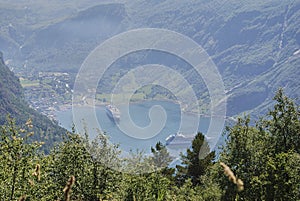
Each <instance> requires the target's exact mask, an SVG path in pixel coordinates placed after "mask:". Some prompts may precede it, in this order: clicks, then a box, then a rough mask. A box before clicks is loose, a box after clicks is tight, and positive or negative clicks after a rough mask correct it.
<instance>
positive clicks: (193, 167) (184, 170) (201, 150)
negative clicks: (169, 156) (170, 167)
mask: <svg viewBox="0 0 300 201" xmlns="http://www.w3.org/2000/svg"><path fill="white" fill-rule="evenodd" d="M181 157H182V164H183V166H181V165H177V167H176V168H177V175H176V177H177V181H178V184H179V185H181V184H182V183H183V182H184V181H185V179H187V178H190V179H191V180H192V183H193V184H194V185H197V184H199V183H200V176H202V175H204V174H205V172H206V170H207V168H209V167H210V166H211V165H212V164H213V162H212V161H213V160H214V158H215V152H214V151H213V152H210V149H209V145H208V143H207V141H206V140H205V138H204V135H203V134H202V133H200V132H199V133H198V134H197V135H196V136H195V138H194V140H193V142H192V147H191V149H190V148H189V149H187V153H186V155H182V156H181Z"/></svg>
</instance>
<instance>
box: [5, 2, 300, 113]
mask: <svg viewBox="0 0 300 201" xmlns="http://www.w3.org/2000/svg"><path fill="white" fill-rule="evenodd" d="M25 5H26V6H25ZM75 5H76V6H75ZM299 9H300V1H299V0H295V1H280V0H275V1H274V0H267V1H263V2H261V1H258V0H255V1H246V2H241V1H237V0H229V1H226V2H222V1H218V0H213V1H179V0H178V1H173V0H165V1H120V2H119V3H102V4H100V3H98V4H97V3H95V2H94V1H86V2H84V3H83V2H79V1H74V2H72V3H70V1H65V2H64V3H63V6H61V7H58V6H57V5H56V3H55V2H53V3H47V4H45V3H38V4H30V3H27V4H26V3H25V2H21V3H20V2H18V3H17V2H15V3H14V2H13V1H12V2H11V3H5V4H4V3H3V5H2V6H1V18H3V19H5V20H2V21H1V30H0V41H1V43H0V44H1V46H0V48H1V49H2V50H3V51H5V54H6V55H8V56H7V59H11V60H12V61H11V64H12V65H13V64H16V65H14V66H15V70H16V71H22V70H24V69H23V68H22V66H23V64H24V62H26V66H27V72H31V71H32V72H38V71H63V72H69V73H71V72H72V73H74V74H75V75H76V73H77V71H78V69H79V67H80V66H81V64H82V62H83V61H84V59H85V57H86V56H87V55H88V54H89V53H90V51H92V50H93V49H94V48H95V47H96V46H97V45H99V44H100V43H101V42H102V41H103V40H105V39H107V38H109V37H111V36H113V35H115V34H118V33H120V32H123V31H127V30H130V29H133V28H147V27H151V28H163V29H169V30H173V31H176V32H179V33H182V34H184V35H187V36H189V37H190V38H192V39H193V40H195V41H196V42H197V43H199V44H200V45H201V46H202V47H203V48H204V49H205V50H206V51H207V52H208V54H209V55H210V56H211V58H212V59H213V61H214V62H215V64H216V65H217V67H218V69H219V71H220V73H221V75H222V78H223V81H224V83H225V88H226V91H227V97H228V110H227V111H228V115H229V116H231V115H236V114H240V113H243V112H245V111H251V112H253V113H254V114H259V113H263V112H264V111H265V110H266V108H268V107H269V106H270V104H271V98H272V96H273V95H274V93H275V91H276V90H277V89H278V88H279V87H285V91H286V93H287V94H288V95H289V96H290V97H291V98H295V97H299V95H300V92H299V89H298V86H299V79H298V77H299V76H300V74H299V73H300V72H299V70H298V66H299V60H300V52H299V49H300V32H299V30H300V29H299V28H300V27H299V26H300V23H299V22H300V12H299ZM15 13H18V14H17V15H16V14H15ZM51 13H56V14H55V15H54V14H51ZM145 55H146V56H145ZM147 55H148V60H147V61H148V63H151V62H156V63H161V64H169V65H171V66H172V65H173V66H174V68H177V69H181V68H182V66H181V65H182V64H181V63H177V64H170V63H168V62H167V63H166V59H165V57H164V55H163V56H161V57H153V56H152V57H151V55H149V53H147V52H142V53H140V55H139V56H138V55H135V56H134V57H133V58H134V59H131V62H134V60H135V62H134V64H135V65H138V64H139V63H140V61H141V60H142V59H144V58H147ZM124 60H126V59H124ZM173 60H174V59H173ZM127 64H128V63H121V65H119V66H117V68H116V71H115V72H113V73H115V75H118V74H119V73H120V71H121V72H124V71H125V72H126V69H123V68H124V66H128V65H127ZM75 75H74V77H75ZM184 75H185V76H186V78H187V79H189V80H192V83H194V84H195V85H196V86H197V90H198V91H197V93H198V94H205V92H206V91H207V89H206V87H205V85H204V83H203V81H202V80H201V78H200V79H199V78H198V77H195V76H194V73H193V71H188V72H185V74H184ZM109 77H112V74H110V75H109ZM116 77H117V76H115V77H114V79H117V78H116ZM108 83H110V82H109V81H107V83H106V84H108ZM104 85H105V84H104ZM207 98H208V97H207V96H203V97H200V96H199V99H207Z"/></svg>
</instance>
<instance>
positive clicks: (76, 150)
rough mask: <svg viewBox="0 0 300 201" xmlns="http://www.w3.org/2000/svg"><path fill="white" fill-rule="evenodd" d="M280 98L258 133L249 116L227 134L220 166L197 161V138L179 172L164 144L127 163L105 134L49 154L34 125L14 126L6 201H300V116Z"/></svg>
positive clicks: (5, 132) (0, 166) (3, 134)
mask: <svg viewBox="0 0 300 201" xmlns="http://www.w3.org/2000/svg"><path fill="white" fill-rule="evenodd" d="M274 99H275V101H276V102H275V106H274V108H273V109H272V110H270V111H269V112H268V114H267V115H266V116H265V117H264V118H262V119H260V120H259V121H257V122H256V124H255V125H254V126H250V119H249V117H245V118H239V120H238V122H237V123H236V124H235V125H233V126H231V127H228V129H227V135H228V139H227V144H226V145H225V146H224V147H223V150H222V152H221V155H220V157H219V158H218V159H214V153H213V152H212V153H209V154H208V155H202V154H203V153H202V154H200V155H199V153H198V152H199V150H200V147H201V146H204V150H207V144H206V142H205V140H204V136H203V135H202V134H201V133H198V134H197V135H196V137H195V139H194V140H193V143H192V147H191V148H190V149H188V150H187V153H184V154H183V156H182V160H183V166H177V167H176V171H175V169H172V168H166V167H165V165H166V164H168V163H169V162H170V160H171V158H170V156H169V154H168V152H167V150H166V148H165V147H164V146H163V145H162V144H161V143H158V144H157V145H156V146H155V147H152V148H151V151H152V155H151V156H148V157H145V156H142V155H140V154H139V153H137V154H134V155H133V157H131V158H128V159H125V160H124V159H121V158H120V157H119V156H120V152H119V151H118V147H117V146H114V145H109V143H108V140H107V137H106V136H105V135H102V134H99V136H98V137H97V138H96V139H95V140H93V141H92V142H90V141H89V140H88V139H87V138H84V137H80V136H79V135H77V134H75V133H73V134H68V135H67V136H66V137H65V138H64V140H63V141H62V142H61V143H60V144H58V145H57V146H56V147H55V148H53V149H52V151H51V152H50V154H48V155H43V154H40V153H39V151H38V150H39V149H40V147H41V144H40V143H38V142H34V143H30V142H29V141H28V139H30V138H31V137H32V133H31V129H32V122H30V121H29V122H27V123H26V124H25V125H23V126H22V128H20V127H18V126H16V125H15V123H14V121H13V120H11V119H8V121H7V122H6V125H3V126H1V128H0V153H1V154H0V197H1V200H16V199H18V198H22V199H23V200H99V199H100V200H192V201H194V200H195V201H198V200H299V198H300V191H299V188H300V176H299V175H300V167H299V164H300V155H299V153H300V150H299V147H300V110H299V106H298V105H296V104H294V102H293V101H292V100H291V99H289V98H287V97H286V96H285V95H284V94H283V93H282V90H279V91H278V93H277V94H276V96H275V97H274ZM34 135H35V134H34ZM199 157H200V158H199ZM220 162H222V163H220ZM220 164H221V165H222V166H221V165H220ZM225 164H226V165H228V166H226V165H225ZM223 167H224V170H223ZM230 168H231V170H230ZM145 169H147V170H152V171H153V172H152V173H143V172H144V170H145ZM174 171H175V172H174ZM224 171H225V173H226V175H225V174H224ZM228 178H229V179H230V180H228ZM67 181H68V183H67Z"/></svg>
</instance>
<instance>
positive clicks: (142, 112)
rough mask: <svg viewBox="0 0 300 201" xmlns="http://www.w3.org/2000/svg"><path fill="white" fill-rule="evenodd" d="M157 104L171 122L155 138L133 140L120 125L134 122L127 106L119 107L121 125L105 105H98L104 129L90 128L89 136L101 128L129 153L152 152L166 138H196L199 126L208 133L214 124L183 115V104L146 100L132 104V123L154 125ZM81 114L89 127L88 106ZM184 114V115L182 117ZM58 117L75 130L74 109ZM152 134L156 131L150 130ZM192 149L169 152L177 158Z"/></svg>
mask: <svg viewBox="0 0 300 201" xmlns="http://www.w3.org/2000/svg"><path fill="white" fill-rule="evenodd" d="M157 105H158V106H161V107H162V108H164V110H165V112H166V115H167V120H166V123H165V125H164V127H163V128H162V130H161V131H160V132H159V133H158V134H157V135H155V136H154V137H151V138H149V139H138V137H131V136H129V135H127V134H126V133H124V132H122V131H121V130H120V129H119V127H118V125H120V124H122V125H126V124H129V123H130V122H129V121H130V120H129V119H127V118H122V112H124V111H126V110H125V107H126V106H125V105H120V106H118V107H119V109H120V111H121V119H120V122H118V123H116V122H114V121H113V120H112V119H111V118H109V117H108V115H107V114H106V110H105V106H96V107H95V112H96V117H97V121H98V124H99V126H100V127H101V128H99V127H98V125H94V126H93V128H90V127H91V126H90V125H89V128H88V132H89V136H90V137H91V138H93V137H94V136H95V135H96V134H97V128H99V129H100V130H101V131H102V132H105V133H106V134H107V135H108V136H109V139H110V142H112V143H115V144H119V145H120V148H121V149H122V150H123V151H126V152H129V151H130V150H132V151H136V150H139V151H144V152H145V153H149V152H150V148H151V146H155V144H156V143H157V142H158V141H160V142H162V143H163V144H165V139H166V138H167V137H168V136H169V135H171V134H175V133H177V132H181V133H183V134H185V135H186V134H187V135H192V134H193V135H195V134H196V133H195V131H194V127H195V125H196V126H197V127H196V128H197V131H201V132H202V133H204V134H205V133H206V132H207V130H208V126H209V123H210V118H209V117H200V121H199V117H197V116H196V115H195V114H187V113H181V110H180V105H179V104H177V103H174V102H171V101H144V102H140V103H132V104H130V105H129V114H130V117H131V119H132V121H133V122H134V123H135V124H136V125H137V126H139V127H146V126H148V125H149V124H150V119H149V111H150V109H151V107H153V106H157ZM77 111H80V112H82V114H85V115H84V116H85V117H84V120H83V122H85V123H87V124H88V122H91V121H90V118H93V117H92V116H91V115H90V114H89V113H88V112H87V111H88V108H87V107H80V108H79V109H77ZM181 115H183V116H182V117H181ZM56 117H57V121H58V122H59V124H60V125H61V126H63V127H65V128H66V129H68V130H70V129H71V127H72V122H73V120H72V110H71V109H68V110H65V111H59V112H57V114H56ZM157 118H160V116H157ZM181 119H185V121H184V123H183V125H182V127H181V129H180V130H179V128H180V121H181ZM149 132H152V131H151V130H149ZM189 146H190V145H184V146H183V147H182V146H179V147H177V148H176V147H175V148H174V147H173V148H171V149H170V148H169V151H170V152H171V154H172V155H177V154H178V152H180V151H185V150H186V148H188V147H189Z"/></svg>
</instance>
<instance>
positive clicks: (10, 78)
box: [0, 52, 66, 150]
mask: <svg viewBox="0 0 300 201" xmlns="http://www.w3.org/2000/svg"><path fill="white" fill-rule="evenodd" d="M7 115H10V116H11V117H12V118H16V121H17V122H16V123H17V124H18V125H23V124H25V122H26V121H27V120H28V119H32V121H33V125H34V129H33V131H34V132H36V133H37V134H36V135H34V137H33V138H32V140H38V141H45V142H47V143H46V146H44V149H45V150H49V149H48V148H49V147H51V146H52V145H53V144H54V143H55V142H58V141H60V140H61V139H62V135H63V133H65V132H66V131H65V130H64V129H63V128H61V127H59V126H58V125H57V123H56V122H52V121H50V120H49V119H48V118H47V117H46V116H44V115H41V114H40V113H38V112H36V111H35V110H34V109H32V108H30V107H29V105H28V104H27V102H26V101H25V100H24V94H23V88H22V87H21V84H20V81H19V79H18V78H17V77H16V76H15V75H14V74H13V73H12V72H11V71H10V70H9V68H8V67H7V66H5V65H4V62H3V57H2V53H1V52H0V125H3V124H4V122H5V120H6V116H7Z"/></svg>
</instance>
